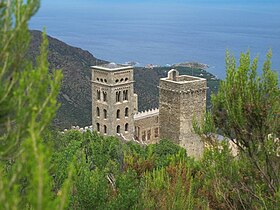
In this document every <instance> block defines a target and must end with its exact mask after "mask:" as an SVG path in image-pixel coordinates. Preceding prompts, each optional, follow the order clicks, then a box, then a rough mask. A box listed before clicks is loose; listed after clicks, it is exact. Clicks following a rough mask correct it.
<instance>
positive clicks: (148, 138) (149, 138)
mask: <svg viewBox="0 0 280 210" xmlns="http://www.w3.org/2000/svg"><path fill="white" fill-rule="evenodd" d="M147 140H148V141H150V140H151V130H148V131H147Z"/></svg>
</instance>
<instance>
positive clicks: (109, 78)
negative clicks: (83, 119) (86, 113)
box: [92, 63, 135, 140]
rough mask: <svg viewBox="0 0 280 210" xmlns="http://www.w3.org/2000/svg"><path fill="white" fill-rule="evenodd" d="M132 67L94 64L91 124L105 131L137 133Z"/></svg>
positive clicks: (128, 134)
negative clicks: (135, 131) (135, 130)
mask: <svg viewBox="0 0 280 210" xmlns="http://www.w3.org/2000/svg"><path fill="white" fill-rule="evenodd" d="M133 83H134V80H133V67H132V66H125V65H119V64H115V63H109V64H105V65H101V66H92V126H93V129H94V130H95V131H97V132H98V133H100V134H103V135H109V136H122V137H124V138H125V139H127V140H132V138H133V136H134V120H133V115H134V108H135V107H134V98H135V97H134V89H133Z"/></svg>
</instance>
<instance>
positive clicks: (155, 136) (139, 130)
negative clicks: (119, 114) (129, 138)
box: [134, 109, 159, 144]
mask: <svg viewBox="0 0 280 210" xmlns="http://www.w3.org/2000/svg"><path fill="white" fill-rule="evenodd" d="M134 125H135V133H134V138H135V139H136V140H138V141H141V142H144V143H147V144H153V143H157V142H158V141H159V110H158V109H152V110H148V111H144V112H139V113H137V114H135V115H134Z"/></svg>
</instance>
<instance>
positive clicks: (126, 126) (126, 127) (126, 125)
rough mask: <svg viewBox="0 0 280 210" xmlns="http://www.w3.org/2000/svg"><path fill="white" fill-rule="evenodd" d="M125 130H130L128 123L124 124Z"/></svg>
mask: <svg viewBox="0 0 280 210" xmlns="http://www.w3.org/2000/svg"><path fill="white" fill-rule="evenodd" d="M124 131H128V123H126V124H125V125H124Z"/></svg>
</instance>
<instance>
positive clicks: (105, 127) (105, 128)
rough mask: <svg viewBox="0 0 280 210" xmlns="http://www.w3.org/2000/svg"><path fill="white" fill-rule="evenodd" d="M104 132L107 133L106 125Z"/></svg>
mask: <svg viewBox="0 0 280 210" xmlns="http://www.w3.org/2000/svg"><path fill="white" fill-rule="evenodd" d="M104 133H107V126H106V125H104Z"/></svg>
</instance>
